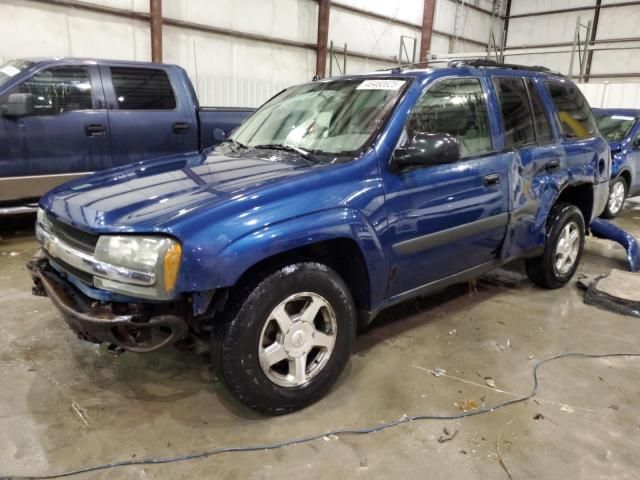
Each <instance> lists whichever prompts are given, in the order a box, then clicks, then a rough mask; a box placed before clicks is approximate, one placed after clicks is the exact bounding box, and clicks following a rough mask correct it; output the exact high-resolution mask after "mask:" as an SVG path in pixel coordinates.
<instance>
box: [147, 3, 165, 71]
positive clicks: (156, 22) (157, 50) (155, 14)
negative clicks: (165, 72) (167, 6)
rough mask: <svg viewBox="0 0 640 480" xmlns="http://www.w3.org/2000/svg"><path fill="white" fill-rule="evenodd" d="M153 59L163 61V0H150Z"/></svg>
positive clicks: (153, 60)
mask: <svg viewBox="0 0 640 480" xmlns="http://www.w3.org/2000/svg"><path fill="white" fill-rule="evenodd" d="M149 25H150V27H151V61H152V62H155V63H162V0H149Z"/></svg>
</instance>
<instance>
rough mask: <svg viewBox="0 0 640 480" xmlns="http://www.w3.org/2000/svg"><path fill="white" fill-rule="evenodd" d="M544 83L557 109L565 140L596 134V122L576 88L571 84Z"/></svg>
mask: <svg viewBox="0 0 640 480" xmlns="http://www.w3.org/2000/svg"><path fill="white" fill-rule="evenodd" d="M545 83H546V85H547V88H548V89H549V93H550V94H551V98H552V99H553V103H554V104H555V106H556V108H557V109H558V119H559V120H560V123H561V125H562V130H563V132H564V134H565V135H566V136H567V138H589V137H591V136H593V135H594V134H595V132H596V122H595V120H594V118H593V114H592V113H591V107H590V106H589V104H588V103H587V101H586V100H585V98H584V96H583V95H582V93H580V90H578V87H576V86H575V85H573V84H571V83H559V82H545Z"/></svg>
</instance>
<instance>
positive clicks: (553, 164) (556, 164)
mask: <svg viewBox="0 0 640 480" xmlns="http://www.w3.org/2000/svg"><path fill="white" fill-rule="evenodd" d="M544 168H545V170H557V169H558V168H560V160H558V159H555V160H551V161H549V162H547V163H546V164H545V165H544Z"/></svg>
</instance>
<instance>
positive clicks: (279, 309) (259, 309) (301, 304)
mask: <svg viewBox="0 0 640 480" xmlns="http://www.w3.org/2000/svg"><path fill="white" fill-rule="evenodd" d="M223 316H224V317H225V318H223V319H221V320H222V321H221V323H220V324H219V325H218V326H217V327H218V328H217V329H216V331H215V332H214V336H213V338H212V341H213V342H214V345H212V347H213V348H212V351H213V352H214V356H215V357H217V358H214V359H213V360H214V362H216V363H217V366H218V368H217V370H218V372H219V373H220V377H221V379H222V380H223V382H224V383H225V384H226V386H227V388H228V389H229V391H230V392H231V394H232V395H233V396H234V397H235V398H236V399H238V400H239V401H240V402H242V403H244V404H245V405H246V406H248V407H249V408H251V409H253V410H256V411H258V412H260V413H263V414H267V415H280V414H284V413H288V412H292V411H295V410H299V409H301V408H304V407H306V406H308V405H311V404H312V403H314V402H316V401H318V400H319V399H320V398H322V397H323V396H324V395H325V394H326V393H327V391H328V390H329V389H330V388H331V386H332V385H333V384H334V383H335V382H336V380H337V379H338V376H339V375H340V373H341V372H342V370H343V369H344V367H345V365H346V363H347V361H348V360H349V356H350V354H351V350H352V348H353V343H354V339H355V333H356V309H355V306H354V303H353V299H352V297H351V294H350V293H349V289H348V288H347V285H346V284H345V283H344V281H343V280H342V278H341V277H340V276H339V275H338V274H337V273H336V272H334V271H333V270H331V269H330V268H328V267H326V266H325V265H322V264H319V263H314V262H301V263H294V264H291V265H287V266H285V267H282V268H280V269H278V270H276V271H275V272H273V271H272V273H266V274H263V275H262V276H261V277H259V278H256V279H255V280H254V281H253V283H251V284H247V285H245V287H244V288H243V289H242V292H240V293H239V294H238V295H236V296H235V298H232V299H231V300H230V303H229V305H228V307H227V309H226V311H225V315H223Z"/></svg>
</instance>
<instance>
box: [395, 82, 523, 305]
mask: <svg viewBox="0 0 640 480" xmlns="http://www.w3.org/2000/svg"><path fill="white" fill-rule="evenodd" d="M486 97H487V80H486V79H485V78H484V77H481V78H478V77H462V78H459V77H456V78H444V79H441V80H436V81H435V83H432V84H431V85H429V86H428V87H427V89H426V91H425V92H424V93H423V95H422V97H421V98H420V99H419V100H418V101H417V103H416V104H415V106H414V107H413V108H412V111H411V112H410V114H409V117H408V120H407V122H406V124H405V128H404V132H403V134H402V137H401V138H400V141H399V144H403V143H404V142H405V141H406V140H407V139H408V138H410V137H411V136H412V135H413V134H414V133H416V132H428V133H449V134H451V135H453V136H455V137H456V138H457V140H458V142H459V144H460V147H461V158H460V159H459V160H458V161H457V162H455V163H449V164H442V165H433V166H428V167H422V168H414V169H409V170H405V171H400V172H392V171H390V170H389V169H388V168H387V169H384V168H383V172H384V173H383V183H384V190H385V201H386V205H387V211H388V216H389V223H388V229H387V243H388V244H390V249H391V259H392V281H391V284H390V287H389V291H388V294H387V296H388V297H394V296H396V295H400V294H402V293H403V292H408V291H410V290H414V289H417V288H420V287H421V286H425V285H428V284H431V283H433V282H436V281H438V280H441V279H444V278H446V277H449V276H451V275H455V274H458V273H461V272H464V271H465V270H469V269H476V268H475V267H478V268H477V269H481V268H483V266H486V267H487V268H488V265H490V264H493V263H494V261H496V260H497V258H498V254H499V250H500V246H501V245H502V242H503V239H504V235H505V231H506V226H507V222H508V207H509V185H508V176H509V175H508V174H509V168H510V164H511V160H512V154H510V153H497V152H496V151H495V149H494V137H495V131H496V128H497V127H496V119H495V117H496V112H495V106H492V105H491V104H489V108H487V102H486ZM489 112H492V115H491V116H492V117H493V118H494V119H493V121H490V115H489ZM492 132H494V134H492Z"/></svg>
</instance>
